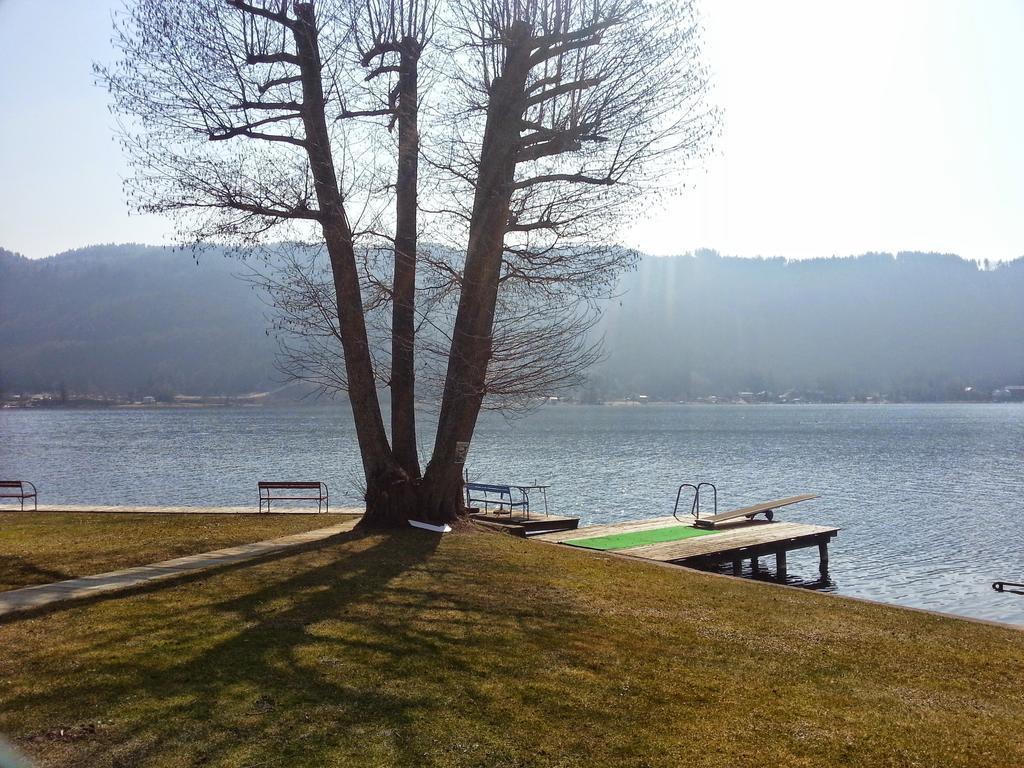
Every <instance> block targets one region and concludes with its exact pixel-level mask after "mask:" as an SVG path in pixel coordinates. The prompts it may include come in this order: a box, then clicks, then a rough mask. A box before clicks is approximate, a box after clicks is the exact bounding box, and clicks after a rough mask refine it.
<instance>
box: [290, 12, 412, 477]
mask: <svg viewBox="0 0 1024 768" xmlns="http://www.w3.org/2000/svg"><path fill="white" fill-rule="evenodd" d="M295 16H296V23H295V25H294V27H293V32H294V37H295V49H296V55H297V56H298V59H299V68H300V72H301V78H302V97H303V98H302V121H303V125H304V127H305V131H306V152H307V154H308V156H309V165H310V168H311V170H312V173H313V181H314V184H315V189H316V196H317V203H318V204H319V206H320V211H321V216H322V228H323V234H324V242H325V243H326V246H327V253H328V256H329V257H330V261H331V272H332V275H333V280H334V291H335V296H336V299H337V302H338V327H339V331H340V335H341V342H342V347H343V348H344V351H345V371H346V374H347V378H348V387H349V401H350V403H351V407H352V416H353V419H354V421H355V428H356V439H357V440H358V442H359V452H360V454H361V456H362V460H363V471H364V474H365V477H366V482H367V486H368V488H369V486H370V485H372V484H374V483H377V482H379V478H383V477H387V476H389V475H392V474H393V471H394V459H393V458H392V456H391V447H390V446H389V445H388V438H387V433H386V432H385V430H384V420H383V418H382V416H381V410H380V401H379V399H378V397H377V389H376V384H375V381H374V375H373V360H372V358H371V356H370V346H369V343H368V341H367V335H366V320H365V318H364V317H363V301H362V292H361V290H360V287H359V271H358V267H357V265H356V258H355V250H354V246H353V243H352V231H351V229H350V227H349V223H348V219H347V216H346V213H345V205H344V201H343V199H342V196H341V191H340V189H339V188H338V178H337V174H336V172H335V168H334V158H333V156H332V155H331V142H330V134H329V132H328V130H327V118H326V114H325V109H324V93H323V82H322V79H321V74H320V72H321V61H320V50H319V45H318V42H317V27H316V19H315V16H314V11H313V5H312V4H311V3H296V4H295ZM368 495H369V494H368Z"/></svg>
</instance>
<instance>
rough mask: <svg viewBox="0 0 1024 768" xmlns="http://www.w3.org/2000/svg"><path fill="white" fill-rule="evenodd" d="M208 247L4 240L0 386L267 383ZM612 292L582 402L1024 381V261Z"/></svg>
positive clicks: (648, 279) (822, 267)
mask: <svg viewBox="0 0 1024 768" xmlns="http://www.w3.org/2000/svg"><path fill="white" fill-rule="evenodd" d="M245 269H246V268H245V264H244V263H243V262H241V261H240V260H238V259H237V258H235V259H229V258H224V256H223V254H222V253H220V252H218V251H217V250H215V249H214V250H210V251H208V252H205V253H203V254H202V255H201V256H200V258H199V260H198V264H197V263H196V261H194V260H192V259H191V258H190V256H189V254H187V253H182V252H181V251H174V250H172V249H169V248H157V247H151V246H142V245H104V246H94V247H90V248H83V249H80V250H75V251H69V252H67V253H63V254H60V255H57V256H53V257H50V258H46V259H38V260H30V259H26V258H23V257H21V256H18V255H16V254H13V253H11V252H9V251H4V250H2V249H0V398H7V399H8V400H10V399H11V398H12V397H13V396H15V395H27V394H32V393H40V392H50V393H53V394H54V395H57V396H59V397H68V396H69V393H70V394H74V395H79V396H80V395H85V394H92V395H108V396H110V395H118V396H121V397H126V398H132V399H141V398H143V397H152V398H154V399H155V400H167V399H170V398H172V397H173V396H174V395H179V394H190V395H239V394H243V393H252V392H260V391H267V390H273V389H277V388H279V387H281V385H282V383H284V382H283V380H282V377H281V374H279V373H278V372H277V371H276V370H275V367H274V355H275V349H276V343H275V340H274V337H273V333H272V332H270V331H269V329H270V327H271V319H270V309H269V307H268V305H267V304H266V302H265V301H264V300H263V298H262V297H261V296H260V295H259V292H258V291H256V290H254V289H253V288H252V286H251V285H250V284H248V283H246V282H244V281H242V280H240V279H238V278H237V277H236V275H237V274H238V273H241V272H243V271H245ZM619 293H620V295H619V298H617V299H616V300H615V301H613V302H611V303H610V304H608V305H607V306H606V307H605V311H604V317H603V319H602V322H601V325H600V330H601V332H602V333H603V334H604V337H605V358H604V360H603V361H602V362H600V363H599V364H598V365H596V366H595V367H594V368H593V370H592V371H591V375H590V377H589V382H588V383H587V385H586V386H585V387H583V388H581V389H577V390H575V391H574V392H570V393H553V394H560V395H562V396H563V397H565V396H566V395H568V396H570V397H575V398H576V399H579V400H581V401H585V402H586V401H590V402H593V401H602V400H608V399H618V398H625V397H639V396H640V395H645V396H646V397H647V398H649V399H657V400H671V401H675V400H696V399H699V398H706V397H709V396H718V397H724V398H731V397H734V396H736V395H738V394H739V393H741V392H743V393H753V394H754V395H755V396H756V395H758V394H759V393H766V396H767V393H771V395H772V399H778V398H777V396H778V395H783V394H784V393H787V392H791V391H792V392H795V395H794V396H802V397H803V398H805V399H819V400H847V399H850V398H851V397H864V396H865V395H875V396H882V397H885V398H887V399H890V400H963V399H990V398H991V395H992V392H993V391H994V390H998V389H1000V388H1002V387H1005V386H1007V385H1021V384H1024V258H1021V259H1017V260H1016V261H1013V262H1009V263H1004V264H998V265H987V264H979V263H975V262H973V261H968V260H965V259H962V258H960V257H957V256H953V255H944V254H933V253H901V254H898V255H896V256H893V255H890V254H865V255H862V256H856V257H850V258H827V259H812V260H803V261H787V260H785V259H781V258H774V259H747V258H727V257H721V256H719V255H718V254H715V253H713V252H709V251H702V252H698V253H696V254H691V255H685V256H676V257H650V256H648V257H644V258H643V259H642V260H641V261H640V263H639V267H638V269H637V270H636V271H634V272H632V273H629V274H627V275H626V276H625V277H624V278H623V280H622V281H621V283H620V290H619Z"/></svg>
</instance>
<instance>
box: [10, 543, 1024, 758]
mask: <svg viewBox="0 0 1024 768" xmlns="http://www.w3.org/2000/svg"><path fill="white" fill-rule="evenodd" d="M1022 721H1024V633H1021V632H1017V631H1013V630H1009V629H1003V628H999V627H993V626H986V625H982V624H977V623H971V622H967V621H960V620H956V619H951V618H944V617H938V616H933V615H928V614H923V613H917V612H911V611H905V610H900V609H896V608H887V607H883V606H875V605H870V604H865V603H859V602H854V601H848V600H843V599H841V598H835V597H830V596H823V595H816V594H810V593H807V592H803V591H799V590H795V589H789V590H787V589H780V588H772V587H769V586H766V585H761V584H755V583H749V582H739V581H733V580H729V579H722V578H716V577H714V576H709V575H706V574H699V573H693V572H689V571H684V570H682V569H679V570H674V569H666V568H657V567H652V566H650V565H646V564H643V563H638V562H631V561H626V560H623V559H621V558H615V557H612V556H609V555H605V554H600V553H593V552H585V551H579V550H573V549H570V548H567V547H554V546H546V545H542V544H539V543H535V542H529V541H523V540H519V539H514V538H511V537H507V536H502V535H499V534H488V533H478V532H464V533H459V534H457V535H450V536H445V537H443V538H440V537H436V536H433V535H430V534H426V533H422V532H415V531H409V532H402V533H398V534H393V535H385V534H372V535H365V534H361V533H358V532H353V533H351V534H345V535H343V536H342V537H340V538H339V539H335V540H334V541H333V542H332V543H330V544H329V545H327V546H325V547H323V548H321V549H319V550H316V551H312V552H304V553H301V554H297V555H293V556H287V557H281V558H278V559H276V560H273V561H269V562H263V563H259V564H256V565H252V566H249V567H244V568H237V569H233V570H229V571H222V572H219V573H213V574H208V575H206V576H205V577H203V578H201V579H197V580H194V581H191V582H188V583H184V584H179V585H176V586H173V587H170V588H168V589H165V590H160V591H156V592H152V593H148V594H136V595H131V596H127V597H122V598H119V599H115V600H109V601H103V602H99V603H95V604H92V605H85V606H78V607H74V608H70V609H68V610H64V611H61V612H59V613H54V614H51V615H47V616H40V617H34V618H28V619H23V620H20V621H15V622H12V623H8V624H5V625H0V731H3V732H5V733H6V734H8V735H9V736H11V737H12V738H14V739H15V741H16V743H17V744H19V745H20V746H21V748H22V749H24V750H25V751H26V752H29V753H31V754H32V755H34V756H35V757H36V758H37V759H38V760H39V761H40V764H42V765H46V766H98V767H100V768H104V767H107V768H113V767H115V766H234V767H235V768H241V767H242V766H256V765H267V766H270V765H274V766H283V765H287V766H348V765H352V766H395V765H398V766H438V767H441V766H481V767H483V766H487V767H490V766H559V767H565V768H568V767H570V766H586V767H587V768H593V766H635V767H636V768H640V767H641V766H646V767H650V766H666V767H668V766H673V767H675V766H682V765H686V766H722V768H725V767H726V766H729V767H730V768H732V767H735V766H764V765H775V766H787V767H788V766H815V767H817V766H881V765H884V766H965V767H966V766H971V767H974V766H1000V767H1003V766H1010V765H1024V741H1022V739H1021V738H1020V723H1021V722H1022Z"/></svg>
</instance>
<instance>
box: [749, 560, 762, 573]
mask: <svg viewBox="0 0 1024 768" xmlns="http://www.w3.org/2000/svg"><path fill="white" fill-rule="evenodd" d="M750 570H751V572H752V573H754V574H756V573H757V572H758V571H760V570H761V563H760V561H759V560H758V559H757V558H756V557H752V558H750Z"/></svg>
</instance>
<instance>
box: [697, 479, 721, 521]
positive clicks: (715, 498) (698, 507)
mask: <svg viewBox="0 0 1024 768" xmlns="http://www.w3.org/2000/svg"><path fill="white" fill-rule="evenodd" d="M705 485H707V486H710V487H711V490H712V491H713V498H714V502H715V503H714V511H713V512H712V513H711V514H712V515H717V514H718V488H716V487H715V484H714V483H697V498H695V499H694V502H695V504H696V507H697V509H696V514H695V515H694V517H695V518H697V519H698V520H700V489H701V488H703V487H704V486H705Z"/></svg>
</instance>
